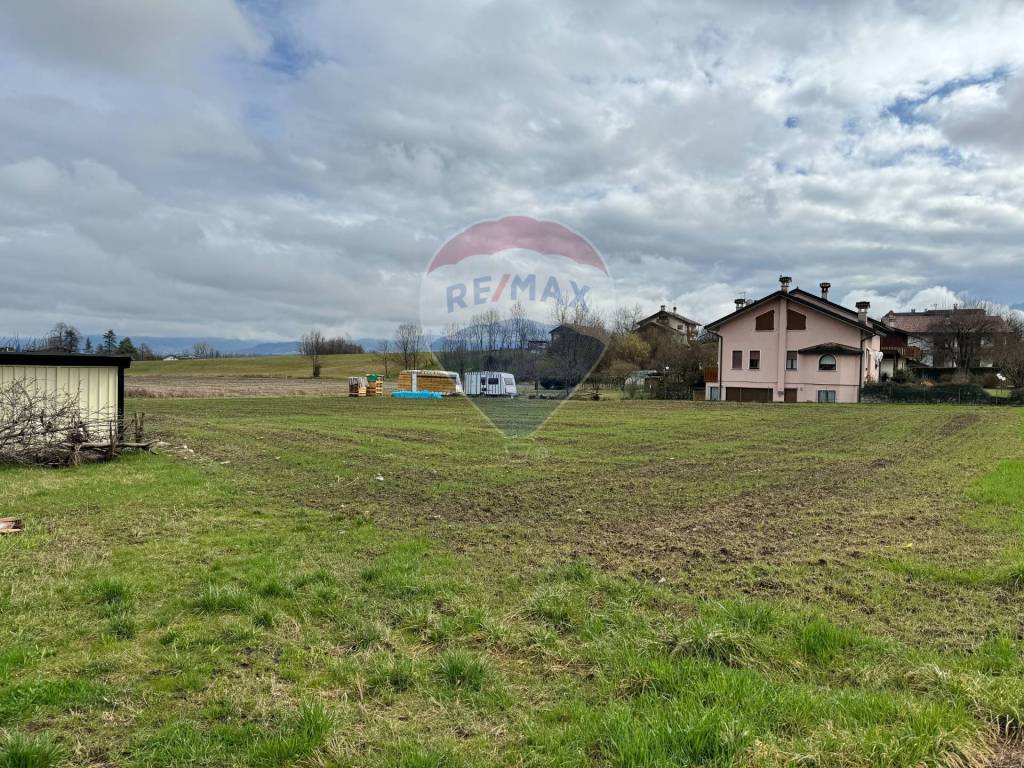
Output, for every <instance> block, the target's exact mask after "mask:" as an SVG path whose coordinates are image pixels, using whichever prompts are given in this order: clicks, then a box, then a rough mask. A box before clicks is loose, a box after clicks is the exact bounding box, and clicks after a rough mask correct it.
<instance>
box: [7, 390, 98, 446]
mask: <svg viewBox="0 0 1024 768" xmlns="http://www.w3.org/2000/svg"><path fill="white" fill-rule="evenodd" d="M117 439H118V434H117V421H116V419H92V420H90V419H88V418H85V417H83V415H82V412H81V405H80V404H79V400H78V397H76V396H74V395H70V394H55V393H52V392H46V391H44V390H42V389H41V388H38V387H35V386H34V382H21V381H15V382H11V383H9V384H5V385H3V386H0V464H36V465H45V466H67V465H70V464H78V463H80V462H81V461H82V460H83V458H101V457H102V456H103V454H104V453H107V454H111V455H112V454H113V451H114V448H115V447H116V445H117Z"/></svg>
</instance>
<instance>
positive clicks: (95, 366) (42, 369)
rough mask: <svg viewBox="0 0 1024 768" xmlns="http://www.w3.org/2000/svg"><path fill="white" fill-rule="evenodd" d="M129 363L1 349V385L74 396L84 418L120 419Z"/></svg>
mask: <svg viewBox="0 0 1024 768" xmlns="http://www.w3.org/2000/svg"><path fill="white" fill-rule="evenodd" d="M131 362H132V361H131V358H130V357H127V356H121V355H80V354H69V353H51V352H0V387H3V386H5V385H8V384H10V383H12V382H15V381H19V382H22V383H24V384H25V385H26V386H27V387H30V388H32V389H33V390H35V391H36V392H43V393H47V394H49V395H52V396H54V397H68V396H70V397H75V398H77V399H78V403H79V408H80V411H81V414H82V417H83V418H84V419H86V420H87V421H94V422H99V421H113V420H115V419H116V420H118V421H120V420H122V419H123V418H124V371H125V369H126V368H128V367H129V366H130V365H131Z"/></svg>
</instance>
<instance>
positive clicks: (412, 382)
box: [398, 371, 462, 395]
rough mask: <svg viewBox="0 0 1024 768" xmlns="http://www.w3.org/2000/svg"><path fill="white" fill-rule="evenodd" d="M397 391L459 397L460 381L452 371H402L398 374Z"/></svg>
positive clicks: (460, 390) (457, 375)
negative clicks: (437, 393)
mask: <svg viewBox="0 0 1024 768" xmlns="http://www.w3.org/2000/svg"><path fill="white" fill-rule="evenodd" d="M398 389H399V390H400V391H403V392H439V393H441V394H442V395H461V394H462V381H461V379H460V378H459V374H457V373H454V372H453V371H402V372H401V373H400V374H398Z"/></svg>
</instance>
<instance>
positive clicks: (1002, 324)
mask: <svg viewBox="0 0 1024 768" xmlns="http://www.w3.org/2000/svg"><path fill="white" fill-rule="evenodd" d="M954 314H958V315H961V316H963V315H967V314H971V315H984V314H985V310H984V309H982V308H980V307H965V308H962V309H926V310H924V311H922V312H889V313H888V314H886V315H885V319H886V322H888V323H889V324H890V325H892V327H894V328H897V329H899V330H901V331H903V332H904V333H932V332H935V331H938V330H941V329H940V328H936V324H937V323H939V322H941V321H942V320H943V319H946V318H950V317H953V315H954ZM992 317H993V319H995V320H996V321H997V322H996V325H998V326H999V327H998V328H997V329H992V330H998V331H1004V330H1009V327H1008V326H1006V321H1005V320H1004V319H1003V318H1001V317H998V316H996V315H993V316H992Z"/></svg>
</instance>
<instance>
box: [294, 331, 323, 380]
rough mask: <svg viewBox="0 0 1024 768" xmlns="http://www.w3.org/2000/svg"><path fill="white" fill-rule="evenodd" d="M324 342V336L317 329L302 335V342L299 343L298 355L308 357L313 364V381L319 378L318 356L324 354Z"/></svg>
mask: <svg viewBox="0 0 1024 768" xmlns="http://www.w3.org/2000/svg"><path fill="white" fill-rule="evenodd" d="M324 342H325V339H324V335H323V334H322V333H321V332H320V329H319V328H313V329H312V330H310V331H308V332H307V333H304V334H302V340H301V341H299V353H300V354H302V355H304V356H305V357H308V358H309V361H310V362H311V363H312V364H313V378H314V379H319V378H320V355H322V354H323V353H324Z"/></svg>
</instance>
